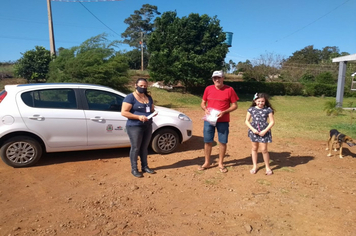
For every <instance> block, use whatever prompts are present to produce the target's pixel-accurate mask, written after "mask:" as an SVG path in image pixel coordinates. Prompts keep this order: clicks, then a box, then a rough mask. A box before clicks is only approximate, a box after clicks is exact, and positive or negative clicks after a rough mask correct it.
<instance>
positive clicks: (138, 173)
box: [131, 170, 143, 178]
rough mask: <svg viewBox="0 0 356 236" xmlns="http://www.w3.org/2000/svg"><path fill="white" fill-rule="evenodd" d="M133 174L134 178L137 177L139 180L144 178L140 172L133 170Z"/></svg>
mask: <svg viewBox="0 0 356 236" xmlns="http://www.w3.org/2000/svg"><path fill="white" fill-rule="evenodd" d="M131 174H132V175H133V176H135V177H137V178H142V177H143V175H142V173H140V172H138V170H132V171H131Z"/></svg>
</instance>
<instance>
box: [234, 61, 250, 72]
mask: <svg viewBox="0 0 356 236" xmlns="http://www.w3.org/2000/svg"><path fill="white" fill-rule="evenodd" d="M252 68H253V66H252V63H251V61H250V60H246V61H245V62H241V61H239V63H237V65H236V69H237V70H236V71H235V74H238V73H239V72H245V71H247V70H251V69H252Z"/></svg>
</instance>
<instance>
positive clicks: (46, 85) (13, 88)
mask: <svg viewBox="0 0 356 236" xmlns="http://www.w3.org/2000/svg"><path fill="white" fill-rule="evenodd" d="M98 87H99V88H102V89H104V90H111V91H115V92H119V93H120V94H122V95H125V96H126V94H124V93H122V92H120V91H117V90H115V89H113V88H110V87H107V86H103V85H97V84H84V83H33V84H11V85H5V86H4V88H5V90H6V91H23V90H28V89H38V88H40V89H41V88H43V89H46V88H89V89H90V88H92V89H95V88H98Z"/></svg>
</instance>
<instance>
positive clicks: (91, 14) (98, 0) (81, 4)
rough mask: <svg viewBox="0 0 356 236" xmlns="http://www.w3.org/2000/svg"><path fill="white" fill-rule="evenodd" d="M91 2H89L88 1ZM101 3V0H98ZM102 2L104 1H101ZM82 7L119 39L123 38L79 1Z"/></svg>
mask: <svg viewBox="0 0 356 236" xmlns="http://www.w3.org/2000/svg"><path fill="white" fill-rule="evenodd" d="M52 1H53V0H52ZM56 1H61V0H56ZM88 1H89V0H88ZM97 1H99V0H97ZM101 1H104V0H101ZM109 1H111V0H109ZM79 3H80V5H82V6H83V7H84V8H85V9H86V10H87V11H88V12H89V13H90V14H91V15H92V16H94V17H95V19H97V20H98V21H99V22H100V23H101V24H103V25H104V26H105V27H106V28H108V29H109V30H111V31H112V32H114V33H115V34H116V35H118V36H119V37H121V35H119V34H118V33H116V32H115V31H114V30H113V29H111V28H110V27H109V26H107V25H106V24H105V23H104V22H102V21H101V20H100V19H99V18H98V17H97V16H96V15H94V13H92V12H91V11H90V10H89V9H88V8H86V7H85V6H84V4H83V3H81V1H79Z"/></svg>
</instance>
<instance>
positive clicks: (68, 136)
mask: <svg viewBox="0 0 356 236" xmlns="http://www.w3.org/2000/svg"><path fill="white" fill-rule="evenodd" d="M16 101H17V106H18V108H19V111H20V113H21V116H22V119H23V120H24V123H25V124H26V126H27V128H28V129H29V130H31V131H32V132H33V133H35V134H37V135H39V136H40V137H41V138H42V140H43V141H44V142H45V143H46V145H47V146H49V147H50V148H65V147H75V146H78V147H79V146H86V145H87V128H86V127H87V126H86V119H85V115H84V111H83V110H81V109H77V107H78V106H77V100H76V95H75V91H74V90H73V89H68V88H63V89H43V90H35V91H27V92H24V93H22V94H20V93H19V94H17V96H16Z"/></svg>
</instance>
